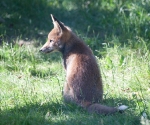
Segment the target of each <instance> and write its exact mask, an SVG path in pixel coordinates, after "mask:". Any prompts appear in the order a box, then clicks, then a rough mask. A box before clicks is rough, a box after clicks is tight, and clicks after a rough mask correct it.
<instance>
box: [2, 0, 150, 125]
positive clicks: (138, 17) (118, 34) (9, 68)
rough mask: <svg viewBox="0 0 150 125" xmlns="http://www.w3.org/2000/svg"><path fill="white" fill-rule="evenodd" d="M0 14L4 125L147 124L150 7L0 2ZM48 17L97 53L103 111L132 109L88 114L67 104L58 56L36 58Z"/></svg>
mask: <svg viewBox="0 0 150 125" xmlns="http://www.w3.org/2000/svg"><path fill="white" fill-rule="evenodd" d="M0 8H1V9H0V125H63V124H64V125H80V124H81V125H99V124H100V125H149V124H150V49H149V48H150V40H149V39H150V27H149V25H150V16H149V12H150V2H149V0H145V1H144V0H141V1H140V0H126V1H124V0H119V1H118V0H93V1H92V2H91V1H86V0H73V1H68V0H63V1H62V0H58V1H56V0H32V1H31V0H22V1H21V0H1V1H0ZM51 13H52V14H54V15H55V16H56V17H57V18H58V19H60V20H61V21H62V22H64V23H65V24H66V25H68V26H70V27H71V28H72V29H73V31H74V32H75V33H76V34H77V35H78V36H79V37H80V38H82V39H83V40H84V41H85V42H86V43H87V44H88V45H89V46H90V47H91V48H92V50H93V52H94V54H95V56H96V58H97V62H98V64H99V65H100V69H101V74H102V78H103V83H104V100H103V102H102V104H104V105H108V106H118V105H121V104H124V105H127V106H129V108H128V109H127V110H126V111H125V112H124V113H123V114H119V113H116V114H114V115H109V116H103V115H96V114H88V113H87V112H86V111H85V110H84V109H82V108H80V107H77V106H76V105H71V104H65V103H64V102H63V99H62V89H63V84H64V82H65V71H64V69H63V66H62V58H61V54H60V53H51V54H46V55H45V54H41V53H39V48H40V47H41V46H42V44H43V43H45V41H46V39H47V34H48V32H49V30H51V28H52V27H53V24H52V21H51V19H50V14H51ZM20 40H23V41H25V42H29V43H31V44H29V45H23V46H22V47H20V46H19V45H17V44H16V43H18V42H19V41H20ZM145 114H146V115H145Z"/></svg>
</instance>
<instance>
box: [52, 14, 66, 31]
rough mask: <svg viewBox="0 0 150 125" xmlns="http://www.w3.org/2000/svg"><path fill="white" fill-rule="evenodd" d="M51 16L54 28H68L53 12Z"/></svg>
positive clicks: (60, 29)
mask: <svg viewBox="0 0 150 125" xmlns="http://www.w3.org/2000/svg"><path fill="white" fill-rule="evenodd" d="M51 18H52V21H53V24H54V28H57V29H58V30H59V31H60V32H62V31H63V30H65V29H66V28H65V26H64V24H63V23H62V22H60V21H59V20H57V19H56V18H55V17H54V16H53V15H52V14H51Z"/></svg>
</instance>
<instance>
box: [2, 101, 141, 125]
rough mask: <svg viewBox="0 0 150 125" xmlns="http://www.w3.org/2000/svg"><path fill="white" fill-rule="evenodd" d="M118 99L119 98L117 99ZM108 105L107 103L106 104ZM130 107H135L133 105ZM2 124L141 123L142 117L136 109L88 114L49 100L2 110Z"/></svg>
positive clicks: (106, 124) (73, 124) (127, 102)
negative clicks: (107, 113) (136, 112)
mask: <svg viewBox="0 0 150 125" xmlns="http://www.w3.org/2000/svg"><path fill="white" fill-rule="evenodd" d="M119 100H120V101H121V102H126V104H127V105H128V104H129V103H130V102H129V101H128V100H126V99H119ZM106 101H107V102H110V103H113V102H114V101H116V100H115V99H114V100H112V99H110V100H109V99H107V100H106ZM117 101H118V100H117ZM105 105H107V104H105ZM129 108H134V104H133V106H131V107H129ZM0 123H1V125H6V124H11V125H13V124H14V125H20V124H22V125H47V124H50V125H53V124H56V125H62V124H64V125H66V124H72V125H76V124H89V125H96V124H102V125H108V124H111V125H114V124H117V125H123V124H127V125H140V117H138V116H137V115H135V112H134V111H131V110H126V111H125V112H124V113H122V114H120V113H116V114H114V115H108V116H103V115H96V114H92V115H91V114H88V113H87V112H86V111H85V110H83V109H82V108H79V107H77V106H76V105H72V104H71V105H70V104H64V103H63V102H61V103H59V102H57V103H56V102H49V103H44V104H40V103H39V102H37V103H34V104H33V103H31V104H30V103H29V104H26V105H25V106H23V107H17V106H16V107H15V108H13V109H11V110H4V111H1V112H0Z"/></svg>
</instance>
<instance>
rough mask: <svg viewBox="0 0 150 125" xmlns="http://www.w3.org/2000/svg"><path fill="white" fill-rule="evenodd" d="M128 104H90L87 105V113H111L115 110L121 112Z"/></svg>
mask: <svg viewBox="0 0 150 125" xmlns="http://www.w3.org/2000/svg"><path fill="white" fill-rule="evenodd" d="M127 108H128V106H125V105H121V106H119V107H108V106H104V105H101V104H97V103H95V104H92V105H90V106H88V107H87V110H88V112H89V113H96V114H105V115H107V114H113V113H115V112H122V111H124V110H126V109H127Z"/></svg>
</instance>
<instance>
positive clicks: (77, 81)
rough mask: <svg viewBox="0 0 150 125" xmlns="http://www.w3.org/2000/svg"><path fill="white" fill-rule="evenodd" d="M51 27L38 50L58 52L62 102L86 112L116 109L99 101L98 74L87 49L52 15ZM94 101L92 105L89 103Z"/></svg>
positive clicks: (97, 68)
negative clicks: (63, 79)
mask: <svg viewBox="0 0 150 125" xmlns="http://www.w3.org/2000/svg"><path fill="white" fill-rule="evenodd" d="M51 16H52V20H53V24H54V28H53V29H52V31H50V33H49V35H48V41H47V42H46V43H45V44H44V45H43V47H42V48H41V49H40V51H42V52H45V53H49V52H52V51H60V52H61V53H62V56H63V64H64V68H65V70H66V82H65V84H64V90H63V97H64V100H65V101H66V102H71V103H76V104H77V105H79V106H82V107H84V108H86V109H87V110H88V111H89V112H96V113H99V114H101V113H104V114H110V113H114V112H116V111H118V109H117V108H113V107H112V108H111V107H107V106H103V105H100V104H95V103H99V102H100V101H101V100H102V96H103V85H102V80H101V74H100V70H99V67H98V64H97V62H96V59H95V56H94V55H93V53H92V51H91V49H90V48H89V47H88V46H87V45H86V44H85V43H84V42H83V41H82V40H81V39H79V38H78V37H77V36H76V35H75V34H74V33H73V32H72V31H71V29H70V28H69V27H67V26H65V25H64V24H63V23H62V22H60V21H58V20H57V19H56V18H55V17H54V16H53V15H51ZM93 104H94V105H93Z"/></svg>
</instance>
